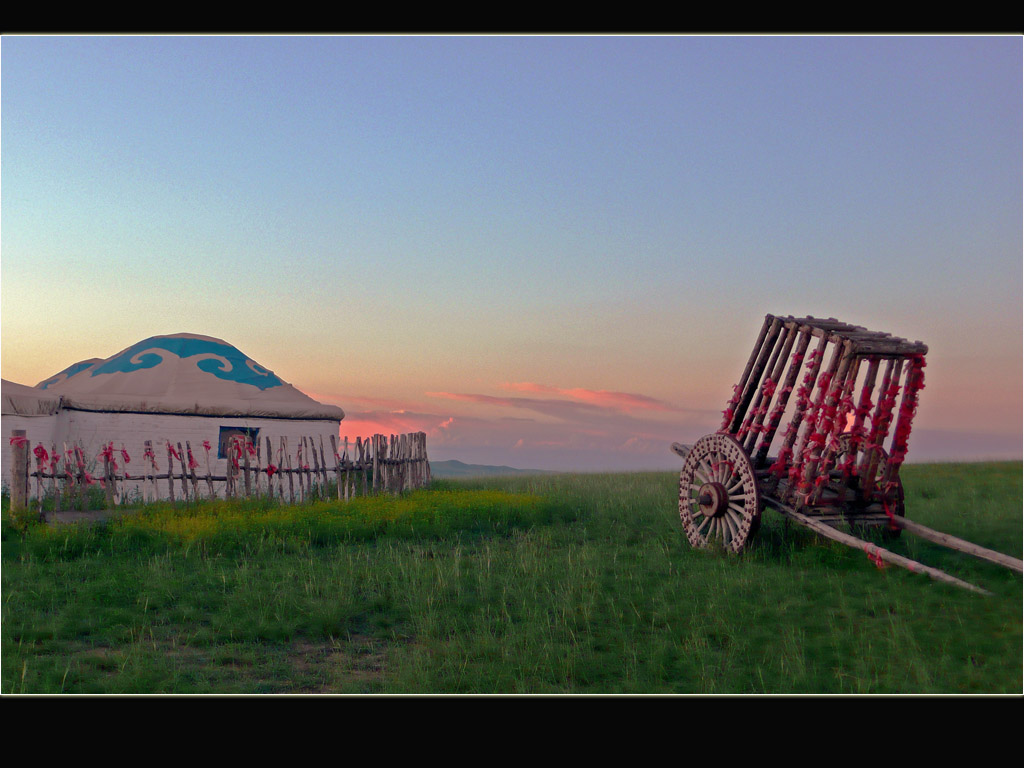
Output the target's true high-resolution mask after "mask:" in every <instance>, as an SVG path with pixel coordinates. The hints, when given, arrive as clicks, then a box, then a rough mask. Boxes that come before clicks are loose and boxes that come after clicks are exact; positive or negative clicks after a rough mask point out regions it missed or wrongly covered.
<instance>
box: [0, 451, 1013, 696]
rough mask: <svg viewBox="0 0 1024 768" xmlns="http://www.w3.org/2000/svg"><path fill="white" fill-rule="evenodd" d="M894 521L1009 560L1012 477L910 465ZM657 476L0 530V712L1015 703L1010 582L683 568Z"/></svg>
mask: <svg viewBox="0 0 1024 768" xmlns="http://www.w3.org/2000/svg"><path fill="white" fill-rule="evenodd" d="M902 476H903V480H904V484H905V487H906V495H907V510H908V511H907V515H908V517H910V518H912V519H914V520H917V521H919V522H921V523H924V524H925V525H928V526H931V527H934V528H937V529H939V530H942V531H946V532H948V533H951V534H953V535H956V536H961V537H963V538H966V539H968V540H970V541H974V542H976V543H979V544H982V545H985V546H989V547H992V548H994V549H997V550H1000V551H1003V552H1006V553H1008V554H1011V555H1014V556H1016V557H1020V556H1021V529H1022V518H1021V509H1022V484H1021V478H1022V469H1021V464H1020V462H1013V463H1000V464H963V465H952V464H944V465H909V466H905V467H904V469H903V471H902ZM676 485H677V477H676V476H675V475H674V474H672V473H634V474H607V475H550V476H526V477H507V478H489V479H482V480H475V481H470V480H462V481H444V482H435V484H434V487H433V489H432V490H430V491H420V492H416V493H413V494H409V495H408V496H406V497H403V498H401V499H386V498H376V499H356V500H354V501H352V502H349V503H348V504H347V505H345V504H341V505H339V504H336V503H318V504H309V505H302V506H296V507H278V506H276V505H270V504H265V503H262V502H258V501H257V502H246V503H234V504H228V503H224V502H217V503H206V504H201V505H199V506H197V507H192V508H175V507H172V506H171V505H166V504H165V505H153V506H151V507H147V508H146V509H145V510H144V511H143V512H142V513H140V514H138V515H135V516H131V517H127V518H124V519H122V520H118V521H115V522H111V523H108V524H106V525H99V526H92V527H88V526H61V527H57V528H47V527H43V526H36V525H32V526H29V527H28V528H27V529H25V530H24V531H19V530H17V529H16V528H15V527H13V526H12V525H11V523H10V521H9V515H5V518H8V519H7V520H5V523H4V528H3V553H2V554H3V572H2V573H3V627H2V629H3V645H2V649H3V659H2V661H3V669H2V682H0V685H2V691H3V693H56V692H65V693H204V692H209V693H588V694H594V693H598V694H599V693H728V694H742V693H1017V694H1019V693H1020V692H1021V690H1022V675H1021V672H1022V668H1021V651H1022V632H1021V618H1022V617H1021V612H1022V610H1021V606H1022V592H1021V577H1020V576H1019V575H1018V574H1015V573H1012V572H1010V571H1007V570H1006V569H1003V568H1000V567H999V566H995V565H992V564H989V563H986V562H984V561H979V560H976V559H974V558H970V557H968V556H966V555H963V554H958V553H955V552H950V551H948V550H945V549H943V548H941V547H938V546H936V545H932V544H929V543H928V542H925V541H921V540H919V539H914V538H912V537H909V536H906V535H904V536H903V537H901V538H900V539H899V540H897V541H895V542H891V543H889V544H888V545H887V546H889V547H890V548H892V549H893V550H894V551H897V552H900V553H901V554H905V555H908V556H910V557H913V558H915V559H919V560H921V561H923V562H925V563H927V564H929V565H934V566H936V567H939V568H943V569H944V570H947V571H948V572H950V573H952V574H954V575H956V576H958V577H960V578H962V579H965V580H967V581H971V582H973V583H976V584H978V585H980V586H983V587H985V588H987V589H989V590H990V591H992V592H993V593H994V594H993V595H992V596H990V597H982V596H979V595H976V594H973V593H970V592H967V591H965V590H961V589H958V588H956V587H953V586H949V585H945V584H940V583H937V582H934V581H931V580H929V579H928V578H926V577H923V576H920V575H915V574H911V573H908V572H906V571H903V570H900V569H895V568H887V569H885V570H879V569H877V568H876V567H875V566H874V565H873V564H872V563H871V562H870V561H869V560H868V559H867V558H866V557H865V556H864V555H863V553H859V552H857V551H855V550H852V549H849V548H847V547H843V546H841V545H838V544H835V543H833V542H827V541H823V540H821V539H818V538H816V537H815V536H814V535H813V534H811V533H809V532H808V531H806V530H804V529H802V528H799V527H795V526H792V525H788V524H786V523H785V522H784V521H783V519H782V518H781V517H779V516H778V515H777V514H775V513H773V512H771V511H767V512H766V513H765V517H764V524H763V525H762V528H761V531H760V532H759V533H758V535H757V537H756V538H755V540H754V543H753V545H752V546H751V547H750V549H749V550H748V551H747V552H746V553H745V554H744V555H742V556H739V557H735V556H726V555H723V554H717V553H712V552H703V551H694V550H691V549H690V548H689V546H688V545H687V543H686V540H685V537H684V536H683V534H682V531H681V528H680V526H679V522H678V514H677V509H676V496H677V488H676Z"/></svg>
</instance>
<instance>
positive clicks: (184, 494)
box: [178, 442, 188, 503]
mask: <svg viewBox="0 0 1024 768" xmlns="http://www.w3.org/2000/svg"><path fill="white" fill-rule="evenodd" d="M178 464H179V465H181V500H182V501H184V502H185V503H188V468H187V467H186V466H185V451H183V450H182V449H181V443H180V442H179V443H178Z"/></svg>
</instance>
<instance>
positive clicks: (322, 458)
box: [320, 435, 333, 499]
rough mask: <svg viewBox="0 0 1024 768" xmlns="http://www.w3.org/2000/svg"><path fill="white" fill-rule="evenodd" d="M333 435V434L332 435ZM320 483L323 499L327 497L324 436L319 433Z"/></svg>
mask: <svg viewBox="0 0 1024 768" xmlns="http://www.w3.org/2000/svg"><path fill="white" fill-rule="evenodd" d="M332 436H333V435H332ZM320 478H321V479H320V483H321V488H322V494H323V497H324V499H326V498H327V459H326V457H325V455H324V436H323V435H320Z"/></svg>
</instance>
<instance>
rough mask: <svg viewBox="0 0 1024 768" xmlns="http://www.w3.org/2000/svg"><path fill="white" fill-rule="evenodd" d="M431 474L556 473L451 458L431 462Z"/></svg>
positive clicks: (477, 475) (489, 475)
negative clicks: (466, 461)
mask: <svg viewBox="0 0 1024 768" xmlns="http://www.w3.org/2000/svg"><path fill="white" fill-rule="evenodd" d="M430 474H431V475H432V476H433V477H491V476H494V475H550V474H556V473H554V472H552V471H551V470H548V469H516V468H515V467H504V466H502V467H494V466H490V465H488V464H465V463H463V462H461V461H456V460H455V459H451V460H450V461H432V462H430Z"/></svg>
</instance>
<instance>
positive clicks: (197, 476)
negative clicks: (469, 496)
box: [10, 429, 430, 517]
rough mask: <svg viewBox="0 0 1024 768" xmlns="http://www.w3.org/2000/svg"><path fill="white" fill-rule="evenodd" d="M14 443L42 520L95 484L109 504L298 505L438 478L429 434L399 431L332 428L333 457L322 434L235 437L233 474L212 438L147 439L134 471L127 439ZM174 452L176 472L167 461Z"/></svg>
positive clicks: (14, 480) (19, 498)
mask: <svg viewBox="0 0 1024 768" xmlns="http://www.w3.org/2000/svg"><path fill="white" fill-rule="evenodd" d="M10 441H11V449H12V450H11V508H12V509H14V510H18V509H24V508H27V507H28V506H29V505H30V504H31V503H32V501H33V500H34V501H35V503H37V504H38V507H39V513H40V516H41V517H42V516H43V501H44V499H46V498H52V499H53V505H52V506H53V507H54V509H55V510H56V511H60V510H61V509H62V508H64V509H69V510H70V509H84V508H85V505H86V503H87V501H86V499H87V496H88V493H89V491H88V489H89V488H90V487H99V488H102V489H103V491H104V493H105V495H106V503H107V506H108V507H111V508H112V507H114V506H115V505H118V504H127V503H137V502H148V501H153V500H157V499H169V500H170V501H194V500H197V499H201V498H219V497H221V496H223V497H224V498H239V497H248V496H269V497H271V498H277V499H279V500H280V501H281V503H291V504H294V503H296V502H300V501H303V500H306V499H324V498H327V497H328V496H330V497H332V498H333V497H334V496H335V495H336V496H337V498H338V499H339V500H342V501H347V500H348V499H351V498H353V497H354V496H365V495H367V494H372V493H393V494H398V493H402V492H403V491H406V490H412V489H415V488H424V487H426V486H427V485H429V483H430V462H429V461H428V459H427V435H426V433H424V432H414V433H411V434H406V435H391V436H390V438H389V437H388V436H386V435H374V436H373V437H370V438H367V439H365V440H364V439H361V438H358V437H357V438H356V440H355V442H353V443H350V442H349V440H348V438H347V437H346V438H345V440H344V441H343V442H341V441H339V440H338V439H337V438H336V437H335V436H334V435H331V437H330V453H329V454H328V453H326V452H325V446H324V441H323V438H322V437H321V438H320V439H319V440H316V441H315V440H314V439H313V438H312V437H309V438H306V437H303V438H300V439H299V440H297V441H295V442H296V444H295V446H294V449H289V446H288V439H287V438H285V437H281V438H280V442H279V444H278V447H277V449H276V450H275V449H274V446H273V445H272V443H271V440H270V438H269V437H268V438H266V442H265V446H266V448H265V450H264V449H263V442H262V441H260V440H258V439H257V441H256V443H255V444H254V443H253V442H252V441H251V440H250V439H249V438H247V437H235V438H233V440H232V441H231V444H230V446H229V450H228V458H227V462H226V474H224V475H214V474H213V473H212V472H211V470H210V451H211V450H212V449H211V446H210V444H209V442H208V441H203V443H202V444H200V445H197V446H196V448H195V450H193V446H192V444H191V441H188V440H186V441H185V444H184V446H183V445H182V444H181V443H180V442H178V443H176V444H172V443H171V442H170V441H167V440H163V441H159V442H154V441H152V440H147V441H145V449H144V451H143V456H142V471H141V472H134V471H133V472H129V471H128V468H127V467H128V464H130V463H131V461H130V457H129V456H128V454H127V451H126V450H125V449H124V447H123V446H122V447H121V448H115V447H114V443H113V442H108V443H107V444H106V445H105V447H104V448H103V449H102V450H101V451H100V452H99V454H98V455H96V456H95V457H92V456H91V455H89V454H87V453H86V451H85V449H84V447H83V446H82V445H78V444H73V445H71V446H70V447H69V446H68V444H67V443H64V444H63V451H62V452H59V451H58V450H57V446H56V445H55V444H51V445H50V447H49V449H47V447H46V446H45V445H43V444H42V443H38V444H37V445H36V447H35V448H32V446H31V445H30V444H29V441H28V439H27V438H26V436H25V431H24V430H17V429H16V430H14V431H13V432H12V434H11V438H10ZM165 450H166V462H167V463H166V465H164V466H165V467H166V470H164V469H162V468H161V466H160V465H161V463H162V462H163V456H162V454H163V453H164V451H165ZM157 452H159V453H160V454H161V456H157ZM197 455H198V458H197ZM331 456H333V461H331V460H330V458H329V457H331ZM199 459H204V461H203V462H202V463H201V462H200V461H199ZM32 464H34V465H35V469H34V470H32V467H31V465H32ZM47 506H49V505H47Z"/></svg>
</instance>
